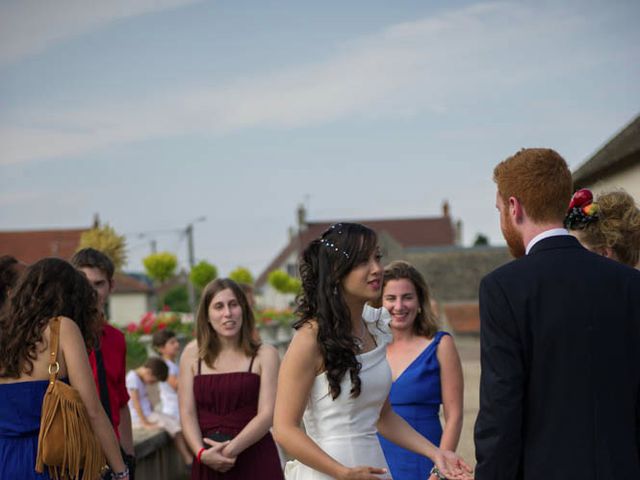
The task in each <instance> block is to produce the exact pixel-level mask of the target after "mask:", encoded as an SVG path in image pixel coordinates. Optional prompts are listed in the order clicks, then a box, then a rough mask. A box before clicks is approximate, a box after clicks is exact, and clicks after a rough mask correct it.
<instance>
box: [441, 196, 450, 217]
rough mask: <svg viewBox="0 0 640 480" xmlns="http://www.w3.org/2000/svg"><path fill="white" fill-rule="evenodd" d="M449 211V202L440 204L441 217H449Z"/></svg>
mask: <svg viewBox="0 0 640 480" xmlns="http://www.w3.org/2000/svg"><path fill="white" fill-rule="evenodd" d="M449 210H450V207H449V201H448V200H445V201H444V202H442V216H443V217H447V218H448V217H449Z"/></svg>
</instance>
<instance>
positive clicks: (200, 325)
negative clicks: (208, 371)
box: [196, 278, 260, 368]
mask: <svg viewBox="0 0 640 480" xmlns="http://www.w3.org/2000/svg"><path fill="white" fill-rule="evenodd" d="M227 289H230V290H231V291H232V292H233V294H234V295H235V297H236V300H238V303H239V304H240V308H241V309H242V328H241V329H240V338H239V339H238V343H239V346H240V347H242V350H243V351H244V353H245V355H247V356H248V357H253V356H255V355H256V354H257V353H258V349H259V348H260V343H258V342H256V341H255V340H253V329H254V328H255V323H256V321H255V318H254V316H253V309H252V308H251V307H250V306H249V302H248V301H247V296H246V295H245V294H244V292H243V291H242V288H240V286H239V285H238V284H237V283H236V282H234V281H233V280H231V279H230V278H218V279H216V280H213V281H212V282H209V284H208V285H207V286H206V287H204V290H203V291H202V295H201V296H200V303H199V304H198V312H197V314H196V337H197V339H198V357H199V358H201V359H202V360H204V363H206V364H207V365H208V366H209V368H213V364H214V362H215V360H216V357H217V356H218V354H219V353H220V340H219V339H218V334H217V333H216V331H215V330H214V329H213V327H212V326H211V324H210V323H209V305H210V304H211V300H213V297H215V296H216V295H217V294H218V293H220V292H221V291H223V290H227Z"/></svg>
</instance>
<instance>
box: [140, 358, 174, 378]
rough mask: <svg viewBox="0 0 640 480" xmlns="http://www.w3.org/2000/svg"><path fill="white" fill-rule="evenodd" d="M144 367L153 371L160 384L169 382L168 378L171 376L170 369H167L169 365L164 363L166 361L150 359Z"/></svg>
mask: <svg viewBox="0 0 640 480" xmlns="http://www.w3.org/2000/svg"><path fill="white" fill-rule="evenodd" d="M142 366H143V367H146V368H148V369H149V370H151V373H152V374H153V376H154V377H156V378H157V379H158V381H159V382H166V381H167V377H168V376H169V367H167V364H166V363H164V360H162V359H161V358H159V357H149V358H147V361H146V362H144V364H143V365H142Z"/></svg>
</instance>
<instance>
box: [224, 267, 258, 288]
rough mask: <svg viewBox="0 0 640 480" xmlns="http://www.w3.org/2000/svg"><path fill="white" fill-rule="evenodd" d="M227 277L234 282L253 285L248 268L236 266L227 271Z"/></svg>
mask: <svg viewBox="0 0 640 480" xmlns="http://www.w3.org/2000/svg"><path fill="white" fill-rule="evenodd" d="M229 278H230V279H231V280H233V281H234V282H236V283H246V284H247V285H253V275H251V272H250V271H249V269H248V268H244V267H238V268H236V269H235V270H233V271H232V272H231V273H229Z"/></svg>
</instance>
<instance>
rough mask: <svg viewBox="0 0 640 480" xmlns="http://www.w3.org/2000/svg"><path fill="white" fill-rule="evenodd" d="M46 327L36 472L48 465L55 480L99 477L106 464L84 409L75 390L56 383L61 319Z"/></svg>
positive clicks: (58, 365) (62, 383)
mask: <svg viewBox="0 0 640 480" xmlns="http://www.w3.org/2000/svg"><path fill="white" fill-rule="evenodd" d="M49 326H50V329H51V335H50V337H51V338H50V341H49V350H50V351H51V357H50V358H49V387H48V388H47V391H46V392H45V394H44V401H43V402H42V418H41V419H40V435H39V436H38V456H37V458H36V472H38V473H43V471H44V467H45V466H47V467H49V475H50V476H51V478H53V479H55V480H58V479H67V478H69V479H73V480H80V478H81V477H80V476H81V475H82V478H84V479H96V478H100V472H101V471H102V468H103V467H104V465H105V463H106V462H105V457H104V454H103V453H102V447H101V446H100V443H99V442H98V439H97V438H96V435H95V434H94V433H93V429H92V428H91V423H90V422H89V414H88V413H87V408H86V407H85V406H84V403H83V402H82V398H80V394H79V393H78V391H77V390H76V389H75V388H73V387H72V386H70V385H67V384H66V383H64V382H60V381H58V372H59V371H60V364H59V363H58V362H57V360H56V359H57V357H58V340H59V338H60V317H56V318H53V319H52V320H51V322H50V324H49ZM92 380H93V379H92Z"/></svg>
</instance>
